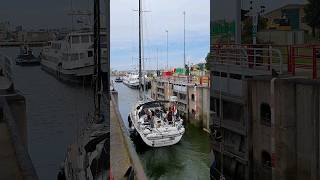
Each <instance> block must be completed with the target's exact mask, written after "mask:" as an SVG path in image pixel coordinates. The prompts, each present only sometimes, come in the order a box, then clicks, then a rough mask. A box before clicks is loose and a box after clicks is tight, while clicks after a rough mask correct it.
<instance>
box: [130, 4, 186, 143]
mask: <svg viewBox="0 0 320 180" xmlns="http://www.w3.org/2000/svg"><path fill="white" fill-rule="evenodd" d="M142 28H143V24H142V2H141V0H139V99H138V102H137V103H136V104H135V105H134V106H133V109H132V111H131V113H130V114H129V116H128V121H129V126H130V128H131V130H132V132H133V134H137V135H138V137H140V138H141V139H142V140H143V142H144V143H145V144H147V145H148V146H151V147H162V146H170V145H174V144H176V143H178V142H179V141H180V140H181V138H182V136H183V134H184V132H185V128H184V126H183V119H182V118H181V117H180V116H179V113H178V110H177V107H176V106H177V97H176V96H171V97H170V99H169V100H167V101H156V100H148V99H147V98H146V92H145V86H144V87H143V89H142V78H145V77H142V62H143V49H142V39H143V33H142ZM144 81H145V80H144ZM144 83H145V82H144Z"/></svg>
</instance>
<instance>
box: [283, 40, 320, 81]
mask: <svg viewBox="0 0 320 180" xmlns="http://www.w3.org/2000/svg"><path fill="white" fill-rule="evenodd" d="M318 60H320V45H319V44H312V45H294V46H290V58H289V61H288V72H289V73H291V74H292V75H296V73H297V72H298V71H299V72H300V71H301V72H311V73H312V79H318V64H319V63H318V62H317V61H318Z"/></svg>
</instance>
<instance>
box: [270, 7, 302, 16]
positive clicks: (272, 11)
mask: <svg viewBox="0 0 320 180" xmlns="http://www.w3.org/2000/svg"><path fill="white" fill-rule="evenodd" d="M305 5H306V4H287V5H284V6H282V7H280V8H277V9H274V10H271V11H269V12H267V13H265V14H264V16H268V15H270V14H272V13H274V12H275V11H279V10H282V9H290V8H300V7H304V6H305Z"/></svg>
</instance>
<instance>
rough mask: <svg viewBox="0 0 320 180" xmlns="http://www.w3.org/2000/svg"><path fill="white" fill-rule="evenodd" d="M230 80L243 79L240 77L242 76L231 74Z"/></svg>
mask: <svg viewBox="0 0 320 180" xmlns="http://www.w3.org/2000/svg"><path fill="white" fill-rule="evenodd" d="M230 78H231V79H238V80H240V79H241V75H240V74H230Z"/></svg>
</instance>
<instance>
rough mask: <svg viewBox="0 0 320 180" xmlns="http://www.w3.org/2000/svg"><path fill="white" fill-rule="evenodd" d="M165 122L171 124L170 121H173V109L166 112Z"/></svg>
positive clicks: (170, 108)
mask: <svg viewBox="0 0 320 180" xmlns="http://www.w3.org/2000/svg"><path fill="white" fill-rule="evenodd" d="M167 121H168V123H169V124H172V121H173V109H172V107H171V106H170V107H169V110H168V112H167Z"/></svg>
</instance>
